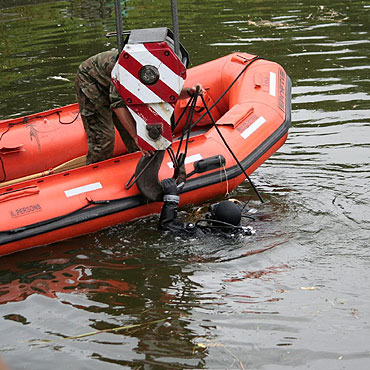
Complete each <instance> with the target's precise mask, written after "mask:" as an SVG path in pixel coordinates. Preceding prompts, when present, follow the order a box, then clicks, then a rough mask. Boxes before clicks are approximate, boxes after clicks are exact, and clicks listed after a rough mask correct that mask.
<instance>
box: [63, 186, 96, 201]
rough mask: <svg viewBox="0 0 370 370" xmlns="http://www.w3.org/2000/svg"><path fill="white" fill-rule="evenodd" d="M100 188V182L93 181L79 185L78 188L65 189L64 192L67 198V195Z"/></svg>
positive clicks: (70, 195) (71, 195)
mask: <svg viewBox="0 0 370 370" xmlns="http://www.w3.org/2000/svg"><path fill="white" fill-rule="evenodd" d="M102 188H103V187H102V185H101V183H100V182H94V183H93V184H88V185H84V186H79V187H78V188H74V189H69V190H65V191H64V194H65V195H66V197H67V198H69V197H73V196H74V195H78V194H82V193H86V192H88V191H92V190H98V189H102Z"/></svg>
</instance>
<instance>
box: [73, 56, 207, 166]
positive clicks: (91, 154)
mask: <svg viewBox="0 0 370 370" xmlns="http://www.w3.org/2000/svg"><path fill="white" fill-rule="evenodd" d="M117 60H118V50H111V51H105V52H102V53H100V54H97V55H95V56H92V57H90V58H89V59H87V60H85V61H84V62H83V63H82V64H81V65H80V67H79V68H78V72H77V75H76V80H75V87H76V93H77V100H78V105H79V107H80V112H81V117H82V121H83V124H84V128H85V131H86V135H87V143H88V148H89V149H88V152H87V157H86V164H90V163H95V162H99V161H103V160H105V159H108V158H111V157H112V156H113V149H114V135H115V131H114V127H116V128H117V130H118V132H119V133H120V136H121V138H122V140H123V142H124V143H125V145H126V147H127V149H128V151H129V152H130V153H131V152H134V151H137V150H138V149H139V148H138V146H137V134H136V123H135V120H134V119H133V117H132V116H131V114H130V112H129V110H128V109H127V107H126V105H125V103H124V101H123V100H122V98H121V96H120V95H119V93H118V91H117V90H116V88H115V87H114V85H113V83H112V79H111V72H112V69H113V67H114V66H115V64H116V62H117ZM199 86H200V89H201V93H203V88H202V86H201V85H199ZM195 91H196V86H193V87H190V88H186V87H184V88H183V89H182V91H181V93H180V96H179V99H185V98H189V96H192V94H194V92H195ZM141 152H142V153H143V155H151V154H152V153H151V152H149V151H146V150H143V149H141Z"/></svg>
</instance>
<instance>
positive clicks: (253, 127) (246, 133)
mask: <svg viewBox="0 0 370 370" xmlns="http://www.w3.org/2000/svg"><path fill="white" fill-rule="evenodd" d="M265 122H266V120H265V118H264V117H262V116H261V117H260V118H258V119H256V120H255V121H254V122H253V123H252V124H251V125H250V126H249V127H248V128H247V129H245V130H244V131H243V132H242V133H241V136H242V138H243V139H246V138H247V137H248V136H249V135H252V134H253V132H254V131H256V130H257V129H258V128H259V127H260V126H262V125H263V124H264V123H265Z"/></svg>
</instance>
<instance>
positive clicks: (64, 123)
mask: <svg viewBox="0 0 370 370" xmlns="http://www.w3.org/2000/svg"><path fill="white" fill-rule="evenodd" d="M56 114H57V115H58V118H59V123H60V124H62V125H70V124H71V123H73V122H74V121H76V119H77V118H78V116H79V115H80V111H79V112H78V113H77V115H76V117H75V118H73V120H72V121H71V122H62V121H61V120H60V112H59V111H58V112H56Z"/></svg>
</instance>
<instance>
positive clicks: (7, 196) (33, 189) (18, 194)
mask: <svg viewBox="0 0 370 370" xmlns="http://www.w3.org/2000/svg"><path fill="white" fill-rule="evenodd" d="M39 192H40V189H39V187H38V186H37V185H33V186H27V187H26V188H22V189H17V190H11V191H7V192H5V193H2V194H0V202H7V201H8V200H12V199H17V198H22V197H27V196H28V195H35V194H38V193H39Z"/></svg>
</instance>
